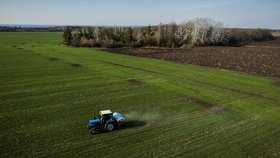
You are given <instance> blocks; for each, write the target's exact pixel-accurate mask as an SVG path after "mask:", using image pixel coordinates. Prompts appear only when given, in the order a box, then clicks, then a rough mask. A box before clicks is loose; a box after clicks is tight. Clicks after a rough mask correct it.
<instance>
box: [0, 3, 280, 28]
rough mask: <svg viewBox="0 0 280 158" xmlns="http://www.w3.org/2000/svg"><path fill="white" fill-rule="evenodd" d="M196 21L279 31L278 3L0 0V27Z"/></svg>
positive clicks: (279, 6)
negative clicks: (209, 20) (204, 19)
mask: <svg viewBox="0 0 280 158" xmlns="http://www.w3.org/2000/svg"><path fill="white" fill-rule="evenodd" d="M197 17H209V18H213V19H215V20H218V21H221V22H223V23H224V24H225V26H226V27H246V28H272V29H280V0H0V24H32V25H36V24H37V25H149V24H151V25H153V24H159V23H168V22H172V21H174V22H177V23H180V22H182V21H186V20H190V19H194V18H197Z"/></svg>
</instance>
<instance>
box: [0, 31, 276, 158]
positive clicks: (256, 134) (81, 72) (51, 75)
mask: <svg viewBox="0 0 280 158" xmlns="http://www.w3.org/2000/svg"><path fill="white" fill-rule="evenodd" d="M61 41H62V33H24V32H23V33H0V72H1V73H0V107H1V108H0V122H1V125H0V128H1V130H0V139H1V143H0V157H54V156H55V157H86V156H89V157H280V128H279V127H280V121H279V120H280V81H279V80H278V79H277V78H274V79H271V78H266V77H260V76H253V75H247V74H241V73H236V72H232V71H221V70H219V69H214V68H206V67H201V66H194V65H187V64H179V63H173V62H168V61H163V60H158V59H149V58H141V57H135V56H126V55H122V54H113V53H107V52H103V51H101V50H94V49H89V48H71V47H66V46H62V45H60V43H61ZM105 109H111V110H112V111H117V112H121V113H123V114H124V115H125V116H126V117H127V119H128V122H127V124H126V125H125V126H124V127H122V128H121V129H119V130H116V131H113V132H109V133H102V134H97V135H90V134H89V133H88V131H87V129H86V125H87V123H88V120H89V119H92V118H93V116H94V115H97V114H98V111H100V110H105Z"/></svg>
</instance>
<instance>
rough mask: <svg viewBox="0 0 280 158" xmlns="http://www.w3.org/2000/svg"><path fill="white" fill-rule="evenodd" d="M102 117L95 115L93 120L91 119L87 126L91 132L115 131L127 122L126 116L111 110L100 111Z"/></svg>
mask: <svg viewBox="0 0 280 158" xmlns="http://www.w3.org/2000/svg"><path fill="white" fill-rule="evenodd" d="M99 115H100V118H96V117H94V119H93V120H89V124H88V125H87V128H88V129H89V132H90V133H91V134H95V133H96V132H97V131H107V132H109V131H113V130H114V129H117V128H118V127H119V126H121V125H123V124H124V122H125V117H124V116H123V115H122V114H120V113H117V112H115V113H112V112H111V110H102V111H100V112H99Z"/></svg>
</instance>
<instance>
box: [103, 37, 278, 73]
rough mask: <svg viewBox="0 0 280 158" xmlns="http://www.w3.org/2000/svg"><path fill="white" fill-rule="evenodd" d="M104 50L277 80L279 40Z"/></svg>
mask: <svg viewBox="0 0 280 158" xmlns="http://www.w3.org/2000/svg"><path fill="white" fill-rule="evenodd" d="M105 51H109V52H113V53H119V54H126V55H133V56H140V57H148V58H156V59H162V60H168V61H175V62H179V63H186V64H194V65H201V66H207V67H213V68H218V69H226V70H233V71H240V72H246V73H251V74H255V75H261V76H270V77H278V78H279V77H280V39H278V40H274V41H267V42H254V43H251V44H249V45H247V46H244V47H198V48H180V49H168V48H113V49H105Z"/></svg>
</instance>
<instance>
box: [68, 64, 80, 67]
mask: <svg viewBox="0 0 280 158" xmlns="http://www.w3.org/2000/svg"><path fill="white" fill-rule="evenodd" d="M70 65H71V66H72V67H73V68H79V67H81V65H80V64H70Z"/></svg>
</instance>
